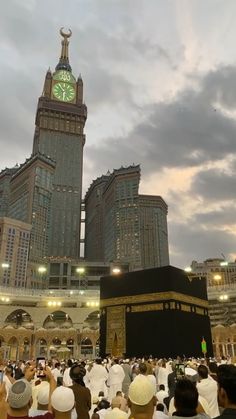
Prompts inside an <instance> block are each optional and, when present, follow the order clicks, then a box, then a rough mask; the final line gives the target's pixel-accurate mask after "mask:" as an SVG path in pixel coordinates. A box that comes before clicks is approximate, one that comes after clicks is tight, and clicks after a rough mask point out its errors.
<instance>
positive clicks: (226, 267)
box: [220, 260, 229, 285]
mask: <svg viewBox="0 0 236 419" xmlns="http://www.w3.org/2000/svg"><path fill="white" fill-rule="evenodd" d="M220 266H222V267H224V277H225V281H224V283H225V285H227V284H228V282H229V278H228V262H227V261H226V260H224V261H223V262H220Z"/></svg>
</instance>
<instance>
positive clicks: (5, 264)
mask: <svg viewBox="0 0 236 419" xmlns="http://www.w3.org/2000/svg"><path fill="white" fill-rule="evenodd" d="M1 266H2V268H3V269H8V268H10V264H9V263H7V262H3V263H2V265H1Z"/></svg>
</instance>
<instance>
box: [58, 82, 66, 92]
mask: <svg viewBox="0 0 236 419" xmlns="http://www.w3.org/2000/svg"><path fill="white" fill-rule="evenodd" d="M59 87H60V89H61V90H62V92H65V90H64V89H63V88H62V87H61V85H60V84H59Z"/></svg>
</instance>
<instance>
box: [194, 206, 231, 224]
mask: <svg viewBox="0 0 236 419" xmlns="http://www.w3.org/2000/svg"><path fill="white" fill-rule="evenodd" d="M235 213H236V206H235V205H230V206H224V205H222V206H221V207H219V209H217V210H215V211H209V212H204V213H197V214H195V215H194V216H193V222H194V223H196V224H197V225H198V224H203V225H208V226H209V228H210V226H211V225H213V226H218V228H219V227H221V226H222V225H230V224H232V225H233V224H236V217H235ZM219 229H220V228H219Z"/></svg>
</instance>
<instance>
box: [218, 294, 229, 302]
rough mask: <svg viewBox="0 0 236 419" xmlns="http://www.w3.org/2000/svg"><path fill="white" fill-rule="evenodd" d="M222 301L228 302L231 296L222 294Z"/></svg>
mask: <svg viewBox="0 0 236 419" xmlns="http://www.w3.org/2000/svg"><path fill="white" fill-rule="evenodd" d="M219 299H220V301H227V300H228V299H229V296H228V295H227V294H222V295H220V297H219Z"/></svg>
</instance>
